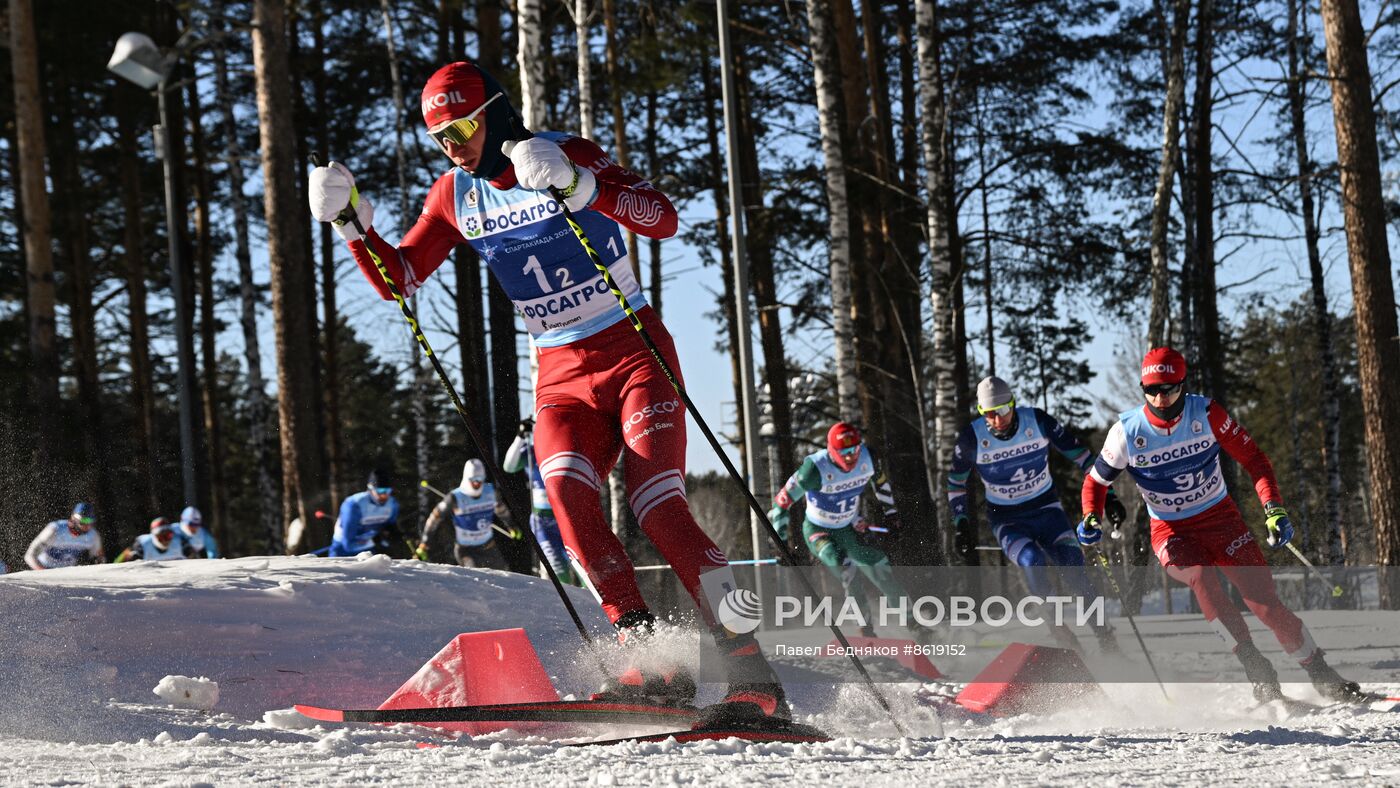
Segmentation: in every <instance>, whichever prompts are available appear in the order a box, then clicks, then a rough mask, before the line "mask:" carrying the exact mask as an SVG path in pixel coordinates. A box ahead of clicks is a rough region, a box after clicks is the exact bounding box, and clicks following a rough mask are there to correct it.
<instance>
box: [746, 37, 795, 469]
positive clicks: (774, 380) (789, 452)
mask: <svg viewBox="0 0 1400 788" xmlns="http://www.w3.org/2000/svg"><path fill="white" fill-rule="evenodd" d="M740 41H742V39H741V38H739V37H736V44H735V46H734V60H735V63H734V83H735V88H736V89H735V93H736V94H737V95H738V99H739V113H738V116H739V173H740V176H739V177H740V179H741V192H740V193H741V194H742V195H743V200H744V218H745V221H744V224H745V231H746V235H745V238H744V241H745V245H744V246H745V249H746V250H747V254H748V263H749V285H750V287H751V288H752V291H753V305H754V311H755V313H756V315H757V318H758V337H759V346H760V347H761V348H762V351H763V381H764V382H765V383H767V384H768V397H769V406H770V407H771V409H772V414H771V415H772V420H773V435H774V440H775V443H776V451H775V452H774V453H775V455H776V459H777V463H778V467H779V468H792V469H796V468H797V459H796V457H795V455H794V452H793V439H794V436H793V434H792V399H791V397H790V396H789V394H788V364H787V356H786V353H785V352H784V350H783V325H782V318H781V315H780V314H779V312H778V308H779V307H778V295H777V293H778V288H777V283H776V281H775V279H774V272H773V257H774V254H775V252H774V249H773V247H774V245H775V244H776V240H775V236H776V228H775V227H774V225H773V222H774V221H775V219H774V217H773V212H772V211H771V210H770V209H769V208H768V206H767V204H766V201H765V198H764V187H763V173H762V171H761V170H760V168H759V163H758V145H757V144H758V129H757V124H756V122H755V118H754V111H755V110H754V106H753V74H752V73H751V72H750V63H751V61H750V60H749V59H748V58H747V57H746V55H745V47H744V46H743V44H742V43H739V42H740ZM740 401H741V402H742V400H740ZM755 445H758V443H757V442H756V443H755ZM750 463H751V465H750V467H751V469H752V470H751V471H750V473H751V476H750V478H752V479H753V480H754V486H755V487H758V488H759V489H762V488H763V486H764V483H765V482H766V481H767V479H768V478H769V475H770V474H769V473H768V470H767V466H768V457H767V456H766V454H760V456H758V457H752V458H750ZM774 492H776V491H774Z"/></svg>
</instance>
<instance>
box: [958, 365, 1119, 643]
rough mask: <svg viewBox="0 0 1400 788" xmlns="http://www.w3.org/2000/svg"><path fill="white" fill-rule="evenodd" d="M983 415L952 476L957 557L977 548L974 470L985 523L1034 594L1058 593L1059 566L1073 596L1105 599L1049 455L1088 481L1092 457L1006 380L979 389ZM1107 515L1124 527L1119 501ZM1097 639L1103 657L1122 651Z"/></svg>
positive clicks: (964, 439) (1104, 636)
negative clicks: (1055, 575)
mask: <svg viewBox="0 0 1400 788" xmlns="http://www.w3.org/2000/svg"><path fill="white" fill-rule="evenodd" d="M977 412H978V413H980V414H981V415H982V418H980V419H976V420H974V421H973V422H972V423H971V424H968V425H967V426H966V427H964V428H963V430H962V433H961V434H959V436H958V442H957V444H956V445H955V446H954V449H953V466H952V469H951V470H950V471H949V473H948V504H949V507H950V509H951V510H952V513H953V528H954V533H955V534H956V535H957V542H958V545H957V550H958V552H959V553H962V554H964V555H966V554H968V553H969V552H970V551H971V549H973V547H974V545H975V544H976V531H975V529H974V526H973V525H972V521H971V515H970V514H969V512H968V505H967V482H968V478H969V477H970V476H971V474H972V471H973V469H976V471H977V475H978V476H979V477H981V479H982V487H983V490H984V491H985V494H986V498H987V523H988V525H990V526H991V529H992V534H993V535H994V536H996V539H997V542H998V543H999V544H1000V545H1001V549H1002V552H1004V553H1005V554H1006V557H1007V559H1008V560H1009V561H1011V562H1012V563H1013V564H1016V565H1017V566H1019V567H1021V569H1022V571H1024V572H1025V577H1026V587H1027V588H1028V589H1029V591H1030V593H1031V594H1032V595H1033V596H1038V597H1041V598H1045V597H1048V596H1050V595H1051V594H1052V593H1053V589H1052V585H1051V582H1050V572H1049V570H1048V569H1047V566H1048V565H1049V564H1052V563H1053V564H1055V565H1057V566H1060V567H1064V568H1065V569H1064V570H1062V571H1063V572H1064V574H1063V578H1064V580H1065V582H1066V584H1067V585H1068V586H1069V588H1068V589H1067V590H1069V591H1072V592H1073V593H1075V594H1078V595H1081V596H1084V597H1086V598H1088V599H1095V598H1097V597H1098V596H1099V593H1098V591H1096V590H1095V589H1094V587H1093V584H1092V583H1090V582H1089V576H1088V574H1086V573H1085V571H1084V569H1083V567H1084V553H1083V552H1082V551H1081V550H1080V548H1079V541H1078V539H1076V538H1075V535H1074V528H1073V526H1071V525H1070V521H1069V516H1068V515H1067V514H1065V510H1064V506H1063V505H1061V503H1060V498H1059V493H1058V491H1057V490H1056V489H1055V482H1054V480H1053V479H1052V478H1051V476H1050V449H1051V447H1054V448H1055V450H1056V451H1058V452H1060V454H1062V455H1064V457H1065V458H1066V459H1068V460H1069V461H1070V462H1072V463H1074V464H1075V465H1077V466H1079V469H1080V470H1081V471H1084V472H1086V473H1087V472H1088V470H1089V468H1090V467H1091V466H1092V465H1093V462H1094V455H1093V454H1092V453H1091V452H1090V451H1089V449H1088V448H1087V447H1085V446H1084V445H1083V444H1082V443H1080V442H1079V439H1077V438H1075V437H1074V436H1073V435H1071V434H1070V433H1069V431H1067V430H1066V429H1065V428H1064V427H1063V426H1062V425H1061V424H1060V423H1059V422H1058V421H1056V420H1055V419H1054V417H1052V416H1050V415H1049V414H1048V413H1046V412H1045V411H1043V410H1041V409H1040V408H1035V407H1028V406H1020V407H1017V405H1016V399H1015V397H1014V396H1013V395H1012V392H1011V386H1009V385H1008V384H1007V383H1006V381H1004V380H1002V379H1001V378H998V377H988V378H984V379H983V380H982V382H981V383H979V384H977ZM1107 510H1108V512H1109V517H1110V519H1113V520H1114V522H1115V523H1120V522H1122V520H1123V517H1124V510H1123V504H1122V503H1120V502H1119V501H1118V499H1117V498H1116V497H1110V500H1109V504H1108V506H1107ZM1053 632H1054V635H1055V637H1056V639H1057V640H1059V641H1061V642H1062V643H1064V644H1065V645H1068V646H1072V647H1077V646H1078V643H1077V641H1075V639H1074V635H1073V633H1071V632H1070V631H1069V630H1068V629H1065V628H1054V630H1053ZM1094 634H1095V636H1096V637H1097V638H1098V640H1099V645H1100V647H1101V648H1102V649H1103V650H1104V651H1117V650H1118V645H1117V643H1116V641H1115V640H1114V637H1113V632H1112V630H1111V629H1109V628H1108V627H1107V626H1103V627H1097V628H1095V630H1094Z"/></svg>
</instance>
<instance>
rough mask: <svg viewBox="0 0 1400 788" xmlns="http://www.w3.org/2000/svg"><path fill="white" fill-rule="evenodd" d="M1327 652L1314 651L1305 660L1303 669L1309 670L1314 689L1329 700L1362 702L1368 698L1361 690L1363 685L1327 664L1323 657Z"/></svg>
mask: <svg viewBox="0 0 1400 788" xmlns="http://www.w3.org/2000/svg"><path fill="white" fill-rule="evenodd" d="M1324 653H1326V652H1324V651H1323V650H1322V649H1318V650H1316V651H1314V652H1313V655H1312V656H1311V657H1308V658H1307V659H1306V660H1304V661H1303V662H1301V663H1299V664H1301V665H1302V666H1303V670H1306V671H1307V672H1308V678H1310V679H1312V685H1313V689H1316V690H1317V692H1318V694H1319V695H1321V696H1322V697H1324V698H1327V699H1328V700H1336V701H1345V702H1347V703H1360V702H1362V701H1364V700H1366V693H1364V692H1362V691H1361V685H1360V684H1357V683H1356V682H1354V681H1348V680H1346V679H1344V678H1342V677H1341V675H1340V674H1338V673H1337V671H1336V670H1335V669H1334V668H1333V667H1332V666H1331V665H1328V664H1327V660H1325V659H1323V654H1324Z"/></svg>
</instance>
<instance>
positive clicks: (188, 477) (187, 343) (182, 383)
mask: <svg viewBox="0 0 1400 788" xmlns="http://www.w3.org/2000/svg"><path fill="white" fill-rule="evenodd" d="M166 90H167V84H166V80H165V79H162V80H161V81H160V84H159V85H158V86H157V87H156V102H157V104H158V105H159V109H160V125H159V126H157V127H156V128H155V137H156V156H157V157H159V158H160V160H161V162H162V163H163V164H164V169H165V226H166V231H165V234H166V237H167V239H168V240H169V254H170V288H171V290H173V291H174V292H175V352H176V362H177V370H178V372H177V376H176V377H177V385H176V391H177V393H178V399H179V403H180V479H181V483H182V489H183V491H184V496H185V504H186V505H191V504H195V503H198V498H197V497H196V496H197V490H196V485H195V473H194V459H195V454H196V448H195V445H194V385H195V383H194V340H193V338H192V337H191V336H190V331H189V325H190V324H189V314H188V311H189V305H188V304H186V303H185V274H184V265H183V262H182V260H181V259H180V232H179V229H178V228H179V227H180V225H179V224H178V223H177V221H176V216H177V212H176V209H175V167H176V166H177V164H176V162H175V161H174V157H173V156H172V155H171V151H170V115H169V111H168V109H167V107H166V101H165V94H166Z"/></svg>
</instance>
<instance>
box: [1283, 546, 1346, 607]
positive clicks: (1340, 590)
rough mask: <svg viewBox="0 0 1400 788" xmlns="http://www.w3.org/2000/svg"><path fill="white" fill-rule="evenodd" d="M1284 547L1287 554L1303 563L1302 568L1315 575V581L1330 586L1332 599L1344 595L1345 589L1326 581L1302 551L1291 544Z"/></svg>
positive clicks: (1320, 571) (1325, 577)
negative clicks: (1304, 567)
mask: <svg viewBox="0 0 1400 788" xmlns="http://www.w3.org/2000/svg"><path fill="white" fill-rule="evenodd" d="M1284 547H1287V548H1288V552H1290V553H1292V554H1293V555H1295V556H1297V557H1298V560H1299V561H1302V562H1303V566H1306V567H1307V568H1308V569H1311V570H1312V573H1313V574H1315V575H1317V579H1318V580H1321V581H1322V582H1323V584H1324V585H1329V586H1332V596H1333V597H1340V596H1341V595H1342V594H1345V593H1346V592H1347V591H1346V589H1345V588H1342V587H1341V586H1339V585H1337V584H1336V583H1333V582H1332V581H1331V580H1328V579H1327V575H1324V574H1322V570H1321V569H1318V568H1317V567H1315V566H1313V562H1312V561H1309V560H1308V557H1307V556H1305V555H1303V551H1302V550H1299V549H1298V548H1296V547H1294V546H1293V543H1292V542H1289V543H1288V544H1285V545H1284Z"/></svg>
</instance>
